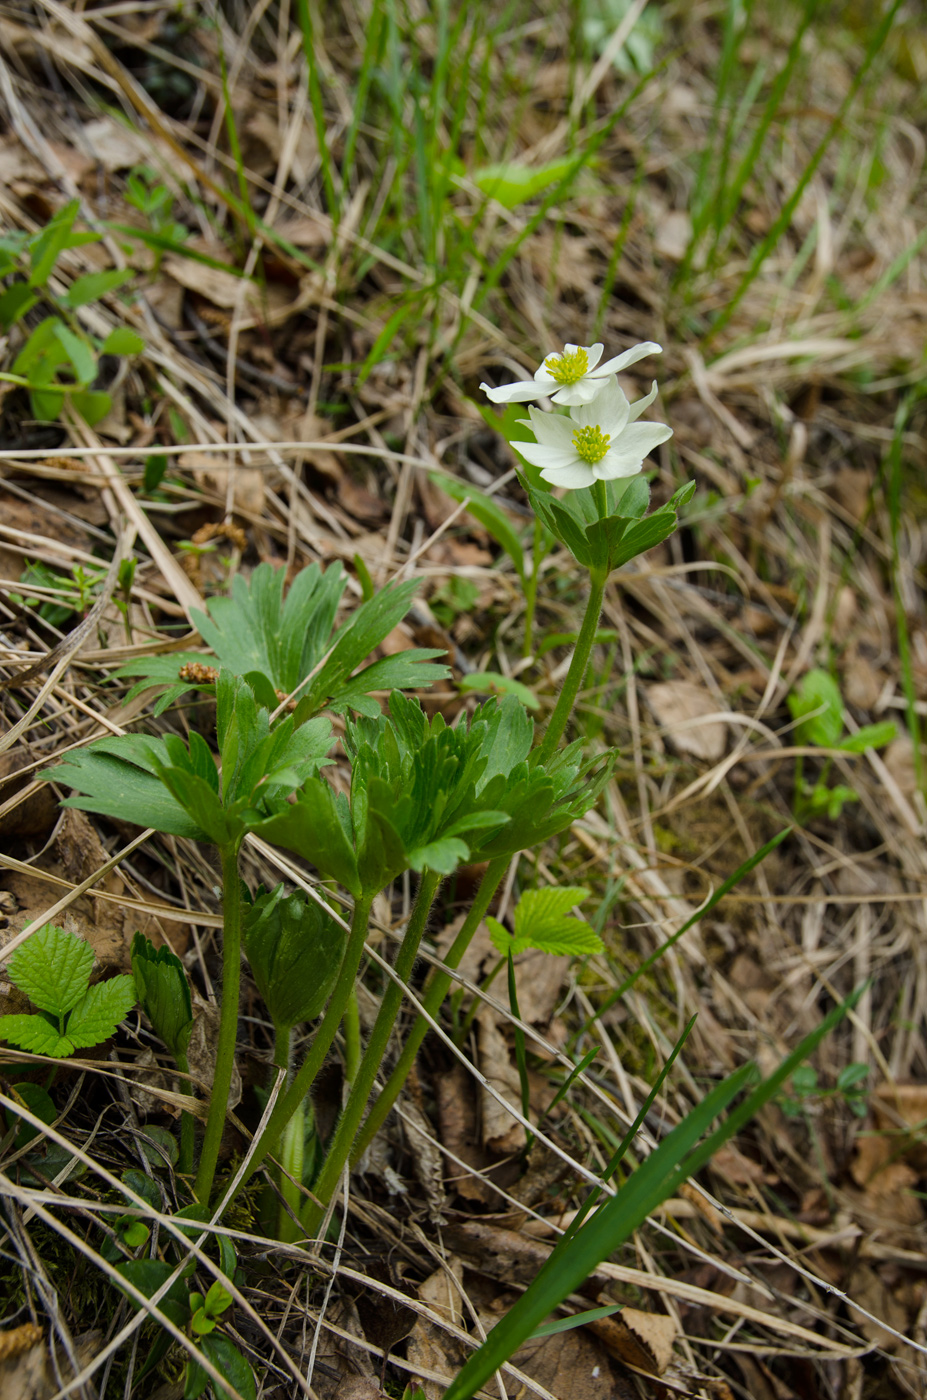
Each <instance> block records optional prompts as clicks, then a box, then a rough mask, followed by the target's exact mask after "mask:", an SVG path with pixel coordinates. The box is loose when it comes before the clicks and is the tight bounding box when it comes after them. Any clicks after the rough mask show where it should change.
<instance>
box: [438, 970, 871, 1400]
mask: <svg viewBox="0 0 927 1400" xmlns="http://www.w3.org/2000/svg"><path fill="white" fill-rule="evenodd" d="M861 992H862V989H860V990H859V991H857V992H855V993H854V994H853V995H852V996H851V997H849V998H848V999H847V1000H846V1001H845V1002H842V1003H841V1004H840V1005H839V1006H835V1007H834V1008H833V1010H832V1011H831V1012H830V1013H829V1014H828V1015H827V1016H825V1018H824V1020H823V1021H822V1022H821V1024H820V1026H818V1027H817V1029H816V1030H814V1031H812V1033H811V1034H810V1035H808V1036H806V1037H805V1039H804V1040H803V1041H802V1042H801V1044H800V1045H799V1046H798V1047H797V1048H796V1049H795V1050H794V1051H793V1052H792V1054H791V1055H788V1056H787V1057H786V1058H785V1059H784V1060H783V1061H782V1063H781V1064H780V1065H779V1067H778V1069H777V1070H776V1071H775V1072H774V1073H773V1074H771V1075H770V1076H769V1078H768V1079H765V1080H763V1082H762V1083H761V1084H759V1085H758V1086H757V1087H756V1088H755V1089H754V1090H753V1092H752V1093H750V1094H749V1095H748V1096H747V1098H746V1099H744V1101H743V1102H742V1103H741V1104H740V1105H739V1106H738V1107H737V1108H736V1109H734V1110H733V1111H732V1112H731V1113H730V1114H729V1115H728V1117H727V1118H726V1119H725V1121H724V1122H723V1123H722V1124H721V1125H720V1126H719V1127H718V1128H716V1129H715V1130H714V1132H712V1133H710V1134H709V1136H708V1137H706V1138H704V1139H703V1140H702V1141H701V1142H700V1141H699V1139H701V1138H702V1135H703V1133H704V1132H706V1131H707V1129H708V1127H709V1126H710V1124H711V1123H712V1121H713V1120H714V1119H715V1118H716V1117H718V1115H719V1114H720V1113H722V1112H723V1111H724V1109H725V1108H726V1107H727V1106H728V1104H729V1103H731V1102H732V1100H733V1099H734V1098H735V1097H736V1095H737V1094H738V1093H739V1092H740V1091H741V1089H743V1088H744V1087H746V1085H747V1083H748V1082H749V1081H750V1079H752V1078H753V1077H755V1075H756V1067H755V1066H754V1065H752V1064H747V1065H744V1066H742V1068H741V1069H739V1070H735V1072H734V1073H733V1074H732V1075H730V1076H729V1077H728V1078H727V1079H725V1080H724V1081H723V1082H722V1083H721V1084H718V1085H716V1086H715V1087H714V1088H713V1089H712V1090H710V1091H709V1093H708V1094H706V1095H705V1098H704V1099H703V1100H702V1102H701V1103H700V1104H699V1105H698V1106H697V1107H696V1108H694V1109H693V1110H692V1111H691V1113H689V1114H687V1115H686V1117H685V1118H684V1119H683V1120H682V1122H681V1123H680V1124H679V1125H678V1126H677V1127H676V1128H674V1129H673V1131H672V1132H671V1133H670V1134H669V1135H668V1136H667V1137H666V1138H664V1140H663V1141H662V1142H661V1143H660V1145H659V1147H657V1148H656V1149H655V1151H653V1152H652V1153H651V1154H650V1156H649V1157H648V1158H647V1160H646V1161H645V1162H643V1163H642V1164H641V1166H639V1167H638V1168H637V1170H636V1171H635V1172H634V1174H633V1175H632V1176H631V1177H630V1178H629V1180H628V1181H627V1182H626V1183H625V1185H624V1186H622V1187H621V1189H620V1190H619V1191H618V1192H617V1193H616V1194H615V1195H614V1196H612V1197H611V1199H610V1200H609V1201H607V1202H606V1204H605V1205H603V1206H601V1207H600V1208H599V1210H598V1211H597V1212H596V1215H595V1218H594V1220H591V1221H589V1222H588V1224H587V1225H586V1226H585V1228H583V1229H582V1230H580V1231H579V1233H578V1234H576V1235H574V1236H572V1237H569V1236H567V1235H564V1236H563V1238H562V1239H561V1240H560V1241H559V1242H558V1244H557V1245H556V1246H555V1247H554V1249H553V1250H552V1251H551V1253H550V1255H549V1256H548V1258H547V1260H546V1261H545V1263H544V1264H543V1265H542V1267H541V1270H540V1272H539V1273H538V1275H537V1277H536V1278H535V1280H534V1282H533V1283H532V1284H531V1285H530V1286H529V1287H528V1288H527V1289H526V1290H525V1292H524V1293H523V1294H522V1296H521V1297H520V1298H519V1299H518V1301H517V1303H515V1304H514V1306H513V1307H512V1308H511V1309H510V1310H509V1312H508V1313H506V1315H505V1317H504V1318H503V1319H502V1321H501V1322H499V1323H497V1325H496V1326H495V1327H494V1328H493V1330H492V1331H491V1332H490V1334H489V1336H488V1337H487V1338H486V1340H485V1341H484V1342H483V1344H482V1345H481V1346H480V1347H479V1348H478V1349H477V1350H476V1351H475V1352H474V1354H473V1355H472V1356H471V1357H470V1359H469V1360H468V1361H467V1363H466V1365H465V1366H464V1367H463V1369H462V1370H461V1371H460V1372H459V1373H458V1375H457V1376H456V1378H455V1379H454V1380H453V1381H452V1383H451V1384H450V1386H449V1387H448V1388H447V1390H446V1391H445V1393H444V1400H470V1397H471V1396H473V1395H475V1393H476V1391H477V1390H479V1389H480V1387H481V1386H482V1385H484V1384H485V1383H486V1381H487V1380H489V1378H490V1376H492V1375H493V1373H494V1372H495V1371H497V1370H498V1369H499V1367H500V1366H501V1365H502V1364H503V1362H505V1361H507V1360H508V1359H509V1357H510V1356H512V1355H513V1353H514V1352H515V1351H516V1350H517V1349H518V1347H519V1346H521V1344H522V1342H524V1341H525V1340H526V1338H527V1337H529V1336H530V1335H531V1333H532V1332H533V1331H534V1329H535V1328H536V1327H538V1326H539V1325H540V1324H541V1323H542V1322H543V1320H544V1318H545V1317H547V1316H548V1315H549V1314H550V1313H551V1312H553V1310H554V1309H555V1308H556V1307H558V1306H559V1304H560V1303H561V1302H562V1301H563V1299H564V1298H566V1297H567V1296H568V1295H569V1294H570V1293H572V1292H573V1291H574V1290H575V1289H576V1288H578V1287H580V1285H581V1284H583V1283H584V1282H585V1281H586V1279H587V1278H589V1276H590V1275H591V1274H592V1273H593V1272H594V1271H595V1269H596V1268H597V1267H598V1265H599V1264H600V1263H601V1262H602V1260H603V1259H605V1258H607V1257H608V1255H610V1254H613V1253H614V1252H615V1250H617V1249H618V1248H619V1247H620V1246H621V1245H622V1244H623V1243H624V1242H625V1240H627V1239H628V1237H629V1236H630V1235H631V1234H633V1232H634V1231H635V1230H637V1229H639V1228H640V1226H641V1225H642V1224H643V1223H644V1221H645V1220H646V1219H647V1217H648V1215H649V1214H650V1213H651V1212H652V1211H653V1210H655V1209H656V1207H657V1206H658V1205H660V1203H661V1202H662V1201H665V1200H667V1199H668V1197H670V1196H672V1195H673V1194H674V1193H675V1192H676V1191H678V1189H679V1187H680V1186H682V1184H683V1183H684V1182H685V1181H687V1180H688V1178H689V1177H691V1176H692V1175H693V1174H694V1173H695V1172H697V1171H699V1170H700V1168H701V1167H703V1166H704V1165H705V1163H706V1162H707V1161H708V1160H709V1159H710V1157H711V1156H712V1155H713V1154H714V1153H715V1152H717V1150H718V1148H719V1147H722V1146H723V1145H724V1143H725V1142H727V1141H728V1140H729V1139H730V1138H731V1137H732V1136H733V1135H734V1134H735V1133H737V1132H738V1131H739V1130H740V1129H741V1128H742V1127H743V1126H744V1124H746V1123H747V1122H749V1121H750V1119H751V1118H753V1117H754V1116H755V1115H756V1113H757V1112H758V1111H759V1110H760V1109H761V1108H762V1107H763V1106H764V1104H766V1103H768V1102H769V1100H770V1099H771V1098H772V1097H773V1096H774V1095H775V1094H776V1093H777V1092H778V1090H779V1089H780V1087H781V1086H782V1084H783V1083H784V1082H785V1080H786V1079H787V1078H788V1077H789V1075H790V1074H792V1072H793V1070H795V1069H796V1068H797V1067H798V1065H800V1064H801V1063H802V1061H804V1060H805V1059H807V1057H808V1056H809V1055H810V1054H811V1053H812V1051H813V1050H814V1049H815V1048H816V1047H817V1045H818V1044H820V1042H821V1041H822V1040H823V1039H824V1037H825V1036H826V1035H828V1034H829V1032H830V1031H831V1030H832V1029H833V1027H834V1026H835V1025H836V1024H837V1022H838V1021H840V1020H841V1018H842V1017H843V1016H844V1015H845V1014H846V1012H847V1011H848V1010H849V1009H850V1008H851V1007H852V1006H853V1005H855V1003H856V1001H857V1000H858V998H859V996H860V995H861Z"/></svg>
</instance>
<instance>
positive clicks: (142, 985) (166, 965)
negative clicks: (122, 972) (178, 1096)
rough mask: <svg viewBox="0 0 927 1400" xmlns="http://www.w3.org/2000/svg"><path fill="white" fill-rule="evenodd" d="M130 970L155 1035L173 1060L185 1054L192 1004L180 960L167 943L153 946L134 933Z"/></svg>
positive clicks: (191, 1025) (191, 1021) (191, 1023)
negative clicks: (159, 1038)
mask: <svg viewBox="0 0 927 1400" xmlns="http://www.w3.org/2000/svg"><path fill="white" fill-rule="evenodd" d="M132 971H133V973H134V975H135V987H136V991H137V994H138V1002H139V1005H140V1006H141V1008H142V1010H143V1011H144V1013H145V1015H146V1016H147V1017H148V1019H149V1021H150V1022H151V1024H152V1026H153V1027H154V1030H155V1034H156V1035H158V1036H160V1037H161V1039H162V1040H163V1042H164V1044H165V1045H166V1046H167V1048H168V1050H169V1051H170V1052H171V1054H172V1055H173V1056H174V1058H175V1059H176V1058H177V1056H178V1055H184V1054H186V1049H187V1045H188V1044H189V1041H190V1034H191V1032H192V1030H193V1003H192V1000H191V997H190V984H189V982H188V981H187V974H186V972H185V971H184V966H183V963H182V962H181V961H180V959H179V958H178V957H177V955H176V953H172V952H171V950H170V948H168V946H167V944H164V945H163V946H162V947H160V948H155V946H154V944H153V943H152V942H151V940H150V939H148V938H145V937H144V935H143V934H141V933H136V935H135V937H134V938H133V940H132Z"/></svg>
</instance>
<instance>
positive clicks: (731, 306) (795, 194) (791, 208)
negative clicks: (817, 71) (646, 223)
mask: <svg viewBox="0 0 927 1400" xmlns="http://www.w3.org/2000/svg"><path fill="white" fill-rule="evenodd" d="M901 3H902V0H894V3H893V4H892V5H891V7H890V9H889V10H888V11H887V12H886V14H885V15H884V16H883V19H882V22H881V24H880V25H879V27H878V29H877V30H876V33H875V35H874V37H873V38H872V40H871V41H870V43H869V47H868V48H867V50H866V53H865V55H864V58H863V61H862V63H861V64H860V66H859V68H858V69H857V71H856V73H854V75H853V81H852V82H851V84H850V87H849V89H848V91H847V95H846V97H845V98H844V99H843V101H842V102H841V104H840V110H839V111H838V113H837V115H836V117H835V118H834V120H833V121H832V122H831V124H830V127H829V128H828V130H827V132H826V133H825V135H824V136H823V137H822V138H821V140H820V141H819V142H818V145H817V147H816V148H815V150H814V153H813V155H812V157H811V159H810V160H809V162H808V164H807V165H806V166H805V168H804V170H803V171H802V173H801V176H800V178H799V180H798V182H797V184H796V186H795V188H794V190H793V191H792V193H791V194H790V195H789V197H788V199H787V200H786V201H785V203H784V204H783V206H782V208H781V209H780V211H779V214H778V217H777V218H776V219H775V220H774V221H773V224H772V227H771V228H770V230H769V232H768V233H767V235H766V237H765V238H764V239H763V240H762V242H761V243H758V244H757V246H756V248H755V249H754V250H753V255H752V257H751V258H750V261H749V263H748V264H747V270H746V271H745V273H744V275H743V277H742V278H741V279H740V284H739V285H738V287H737V288H736V290H735V291H734V293H733V295H732V296H731V298H730V300H729V301H728V303H727V305H726V306H725V308H724V310H723V311H722V312H721V314H720V315H719V316H718V319H717V320H716V321H715V322H714V324H713V325H712V326H711V329H710V330H709V331H708V334H707V336H706V337H705V340H706V342H708V341H711V340H713V339H714V337H715V336H716V335H717V334H718V332H719V331H721V330H723V328H724V327H725V326H726V325H727V323H728V321H730V319H731V317H732V316H733V314H734V312H735V311H736V310H737V307H738V306H739V305H740V303H741V301H742V300H743V298H744V296H745V295H746V293H747V291H748V290H749V288H750V287H751V285H752V284H753V282H754V281H755V279H756V277H757V276H758V275H759V272H760V269H761V268H762V266H763V263H764V262H765V261H766V258H767V256H768V255H769V253H771V252H772V250H773V248H774V247H775V246H776V244H777V243H778V242H779V239H780V238H781V236H782V234H783V233H784V232H785V230H786V229H787V228H788V226H789V224H790V223H791V222H792V215H793V214H794V213H795V210H796V209H797V207H798V205H799V203H800V201H801V198H802V195H803V194H804V193H805V190H806V189H807V188H808V185H809V184H810V183H811V181H812V179H813V178H814V175H815V172H816V171H817V169H818V166H819V165H820V164H821V161H822V160H823V159H824V156H825V154H826V153H827V150H828V147H829V146H830V143H831V141H832V140H833V138H834V137H835V136H836V134H837V132H838V131H839V130H840V129H841V127H842V126H843V122H844V118H845V117H846V115H847V113H848V111H849V110H850V108H851V106H852V105H853V102H854V100H855V98H856V94H857V92H858V91H859V89H860V87H861V86H862V83H863V79H864V78H865V76H866V74H867V73H868V72H869V69H870V67H871V66H872V63H873V61H874V60H875V57H876V55H877V54H878V52H879V50H880V49H881V48H882V45H883V44H884V43H885V40H886V38H887V37H888V34H889V31H890V29H891V27H892V25H893V24H894V22H895V15H896V14H897V13H898V10H899V8H900V6H901Z"/></svg>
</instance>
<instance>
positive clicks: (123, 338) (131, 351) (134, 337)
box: [100, 326, 167, 490]
mask: <svg viewBox="0 0 927 1400" xmlns="http://www.w3.org/2000/svg"><path fill="white" fill-rule="evenodd" d="M144 348H145V342H144V340H142V337H141V336H140V335H138V334H137V333H136V332H135V331H130V330H129V328H128V326H117V327H116V329H115V330H112V331H110V333H109V335H108V336H107V337H106V339H105V340H104V342H103V344H102V345H101V346H100V354H101V355H140V354H141V353H142V351H143V350H144ZM166 460H167V459H166V458H165V464H166ZM146 471H147V467H146ZM147 489H148V487H147V481H146V490H147Z"/></svg>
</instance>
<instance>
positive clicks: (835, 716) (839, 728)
mask: <svg viewBox="0 0 927 1400" xmlns="http://www.w3.org/2000/svg"><path fill="white" fill-rule="evenodd" d="M789 709H790V710H791V712H792V718H793V719H795V720H797V721H798V723H797V724H796V725H795V729H794V734H795V742H796V744H815V745H817V746H818V747H819V748H824V749H830V748H834V747H835V746H836V744H837V742H838V740H839V739H840V736H841V734H842V733H843V699H842V698H841V695H840V687H839V686H838V684H837V682H836V681H835V680H834V678H833V676H831V675H830V673H829V672H827V671H822V670H820V669H816V670H812V671H809V672H808V673H807V675H805V676H803V677H802V679H801V681H800V682H799V683H798V685H797V686H796V687H795V689H794V690H793V691H792V693H791V695H790V696H789Z"/></svg>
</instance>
